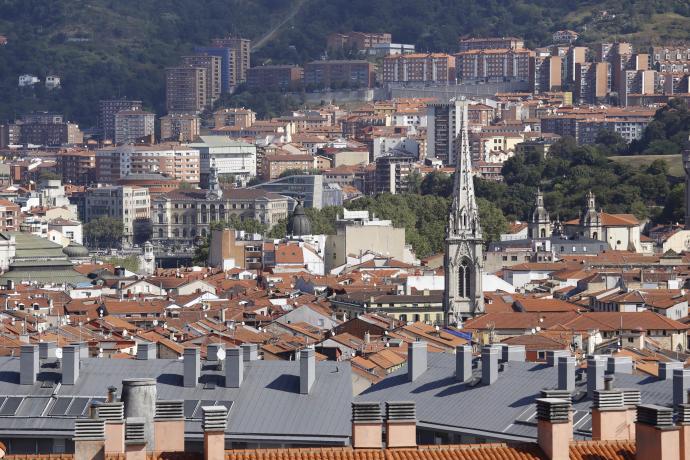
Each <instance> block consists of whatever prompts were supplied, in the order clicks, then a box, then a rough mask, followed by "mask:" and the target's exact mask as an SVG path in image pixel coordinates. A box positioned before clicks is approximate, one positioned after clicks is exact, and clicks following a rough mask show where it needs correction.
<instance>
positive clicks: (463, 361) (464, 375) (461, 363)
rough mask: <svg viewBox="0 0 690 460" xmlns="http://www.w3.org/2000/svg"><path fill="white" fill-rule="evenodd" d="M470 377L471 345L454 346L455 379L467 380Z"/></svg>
mask: <svg viewBox="0 0 690 460" xmlns="http://www.w3.org/2000/svg"><path fill="white" fill-rule="evenodd" d="M471 378H472V346H471V345H460V346H457V347H455V380H457V381H459V382H467V381H468V380H470V379H471Z"/></svg>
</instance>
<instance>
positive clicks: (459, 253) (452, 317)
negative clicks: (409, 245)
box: [444, 102, 484, 324]
mask: <svg viewBox="0 0 690 460" xmlns="http://www.w3.org/2000/svg"><path fill="white" fill-rule="evenodd" d="M451 103H454V102H451ZM458 109H461V110H462V112H461V116H459V117H458V118H459V119H460V123H461V129H460V136H461V139H460V142H459V143H458V145H459V152H457V157H456V158H457V159H458V161H457V162H456V167H455V181H454V187H453V202H452V205H451V209H450V215H449V218H448V226H447V227H446V241H445V252H446V253H445V259H444V267H445V278H446V288H445V291H444V309H445V312H446V319H445V321H446V324H457V323H458V322H459V321H462V320H463V319H465V318H467V317H472V316H474V315H476V314H478V313H482V312H483V311H484V294H483V292H482V272H483V268H484V258H483V244H484V240H483V238H482V229H481V225H480V222H479V208H478V207H477V202H476V199H475V196H474V182H473V177H472V159H471V155H470V146H469V138H468V129H467V124H468V115H467V103H466V102H463V103H462V104H459V106H458Z"/></svg>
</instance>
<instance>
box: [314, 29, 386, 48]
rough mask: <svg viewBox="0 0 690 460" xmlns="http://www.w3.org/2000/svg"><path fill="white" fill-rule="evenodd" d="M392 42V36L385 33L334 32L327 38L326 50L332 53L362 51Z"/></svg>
mask: <svg viewBox="0 0 690 460" xmlns="http://www.w3.org/2000/svg"><path fill="white" fill-rule="evenodd" d="M391 41H392V37H391V34H389V33H385V32H383V33H375V32H373V33H372V32H347V33H344V34H341V33H338V32H333V33H331V34H330V35H328V37H327V38H326V48H327V49H328V50H330V51H360V50H364V49H367V48H371V47H373V46H374V45H378V44H383V43H391Z"/></svg>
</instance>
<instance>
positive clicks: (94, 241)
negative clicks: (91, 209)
mask: <svg viewBox="0 0 690 460" xmlns="http://www.w3.org/2000/svg"><path fill="white" fill-rule="evenodd" d="M123 234H124V225H123V224H122V220H120V219H115V218H113V217H108V216H101V217H97V218H95V219H93V220H91V221H90V222H88V223H87V224H86V225H84V236H85V237H86V241H87V244H88V245H89V246H91V247H108V248H111V247H113V246H119V245H120V243H121V242H122V236H123Z"/></svg>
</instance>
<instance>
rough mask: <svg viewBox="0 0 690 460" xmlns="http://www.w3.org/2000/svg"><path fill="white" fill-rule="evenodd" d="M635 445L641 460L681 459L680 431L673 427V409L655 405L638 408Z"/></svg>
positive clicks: (638, 457) (641, 405)
mask: <svg viewBox="0 0 690 460" xmlns="http://www.w3.org/2000/svg"><path fill="white" fill-rule="evenodd" d="M635 444H636V445H637V454H636V455H635V457H636V458H637V459H639V460H643V459H644V460H646V459H654V460H677V459H679V458H680V430H679V429H678V428H677V427H675V426H673V409H672V408H670V407H662V406H656V405H653V404H640V405H639V406H637V425H636V426H635Z"/></svg>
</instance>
